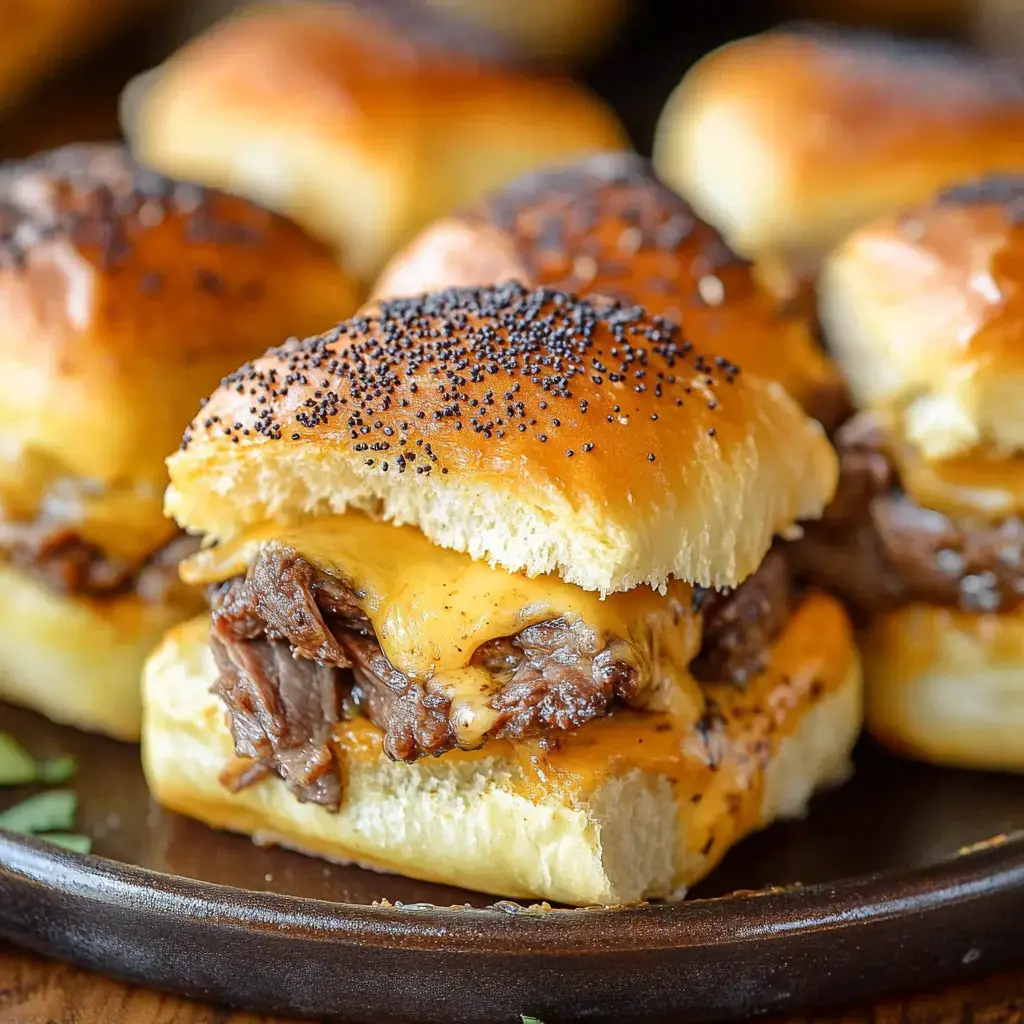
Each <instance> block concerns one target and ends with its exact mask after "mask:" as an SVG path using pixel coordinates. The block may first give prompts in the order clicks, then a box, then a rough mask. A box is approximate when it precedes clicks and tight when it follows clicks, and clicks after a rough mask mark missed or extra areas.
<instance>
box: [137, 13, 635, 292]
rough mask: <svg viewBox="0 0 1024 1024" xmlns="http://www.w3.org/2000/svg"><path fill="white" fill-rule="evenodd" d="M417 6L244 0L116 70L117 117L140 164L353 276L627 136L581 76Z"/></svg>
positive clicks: (366, 274) (619, 144)
mask: <svg viewBox="0 0 1024 1024" xmlns="http://www.w3.org/2000/svg"><path fill="white" fill-rule="evenodd" d="M371 6H372V5H371ZM378 6H379V5H378ZM386 6H387V5H385V10H386ZM426 14H429V12H423V14H422V15H421V16H420V17H419V18H416V19H413V21H412V22H411V23H409V24H404V23H395V22H394V20H389V19H387V18H386V17H384V16H382V12H381V11H379V10H377V11H375V10H372V9H371V10H363V9H360V5H359V4H351V3H342V2H339V0H290V2H281V0H276V2H274V0H270V2H262V3H256V4H254V5H252V6H250V7H247V8H245V9H244V10H242V11H241V12H240V13H239V14H237V15H235V16H232V17H229V18H227V19H226V20H225V21H223V22H222V23H220V24H218V25H215V26H214V27H213V28H212V29H210V30H209V31H208V32H206V33H204V34H202V35H200V36H199V37H197V38H196V39H195V40H193V41H191V42H189V43H187V44H186V45H185V46H184V47H183V48H182V49H181V50H180V51H179V52H178V53H177V54H175V55H174V56H172V57H171V58H170V59H169V60H168V61H166V62H165V63H164V64H163V65H162V66H161V67H159V68H157V69H156V70H155V71H152V72H149V73H147V74H146V75H145V76H142V77H141V78H139V79H137V80H136V81H135V82H133V83H132V84H130V85H129V87H128V89H127V91H126V93H125V97H124V102H123V104H122V107H123V119H124V125H125V133H126V135H127V136H128V138H129V139H130V140H131V143H132V147H133V149H134V151H135V152H136V154H137V155H138V156H139V158H140V159H141V160H143V161H145V162H146V163H147V164H149V165H151V166H153V167H156V168H158V169H160V170H162V171H164V172H166V173H168V174H175V175H180V176H182V177H187V178H189V179H190V180H194V181H200V182H203V183H204V184H209V185H215V186H218V187H220V188H224V189H227V190H228V191H233V192H238V193H241V194H243V195H246V196H249V197H250V198H253V199H255V200H257V201H258V202H261V203H264V204H265V205H267V206H269V207H271V208H272V209H276V210H278V211H279V212H281V213H284V214H286V215H287V216H289V217H291V218H292V219H293V220H295V221H296V223H299V224H301V225H303V227H305V228H306V230H308V231H309V232H310V233H311V234H314V235H317V236H318V237H322V238H323V239H325V240H326V241H328V242H330V243H332V244H335V245H337V246H339V247H340V248H341V249H342V251H343V252H344V253H345V255H346V259H347V261H348V263H349V265H351V266H352V267H353V269H354V270H355V272H356V273H358V274H359V275H360V276H361V277H363V278H364V279H365V280H366V281H367V282H369V281H370V280H372V278H373V275H374V274H375V273H376V272H377V271H379V269H380V267H381V265H382V264H383V262H384V260H386V259H387V258H388V257H389V256H390V255H391V254H392V253H393V252H394V251H395V249H397V248H398V247H399V246H400V245H401V244H403V243H404V242H405V241H407V240H408V238H409V237H410V236H411V235H412V234H414V233H415V232H416V231H418V230H419V229H420V228H421V227H423V225H425V224H427V223H428V222H429V221H431V220H433V219H434V218H435V217H439V216H441V214H443V213H446V212H447V211H448V210H450V209H451V208H452V207H454V206H455V205H456V204H457V203H460V202H466V201H467V200H469V199H471V198H473V197H475V196H476V195H478V194H479V193H481V192H483V191H484V190H486V189H489V188H493V187H495V186H496V185H500V184H501V183H502V182H504V181H508V180H510V179H511V178H514V177H516V175H518V174H521V173H522V172H523V171H525V170H528V169H529V168H531V167H536V166H537V165H539V164H543V163H547V162H549V161H551V160H557V159H565V158H568V157H569V156H572V155H576V154H580V153H585V152H589V151H591V150H594V149H613V148H620V149H621V148H625V147H626V146H627V145H628V140H627V138H626V136H625V133H624V131H623V129H622V127H621V126H620V125H619V123H618V121H617V119H616V117H615V115H614V114H613V113H612V112H611V110H610V109H609V108H607V107H606V106H605V105H604V104H603V103H602V102H601V101H600V100H599V99H597V97H595V96H593V95H591V94H589V93H588V92H586V90H584V89H583V88H582V87H581V86H578V85H575V84H574V83H572V82H571V81H568V80H562V79H556V78H544V77H533V76H529V75H527V74H524V72H523V71H522V70H521V69H517V68H516V67H515V66H513V65H510V64H509V63H508V62H507V61H501V60H498V59H494V57H495V54H493V53H491V52H490V51H488V52H487V54H486V55H482V51H483V49H484V48H483V47H482V46H481V44H480V41H479V40H478V38H477V34H476V33H471V35H472V38H471V39H469V40H467V39H466V38H465V35H466V32H465V30H464V29H463V30H460V31H458V32H452V31H450V30H448V29H447V28H446V27H445V25H444V24H442V25H437V24H435V23H434V21H433V19H431V18H430V17H426V16H425V15H426Z"/></svg>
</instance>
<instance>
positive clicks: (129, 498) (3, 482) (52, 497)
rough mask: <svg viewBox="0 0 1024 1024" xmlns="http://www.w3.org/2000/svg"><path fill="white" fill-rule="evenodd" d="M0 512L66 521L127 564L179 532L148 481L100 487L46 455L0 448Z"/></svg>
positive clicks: (9, 516) (13, 517)
mask: <svg viewBox="0 0 1024 1024" xmlns="http://www.w3.org/2000/svg"><path fill="white" fill-rule="evenodd" d="M0 516H2V518H3V519H5V520H9V521H13V522H17V521H19V520H20V521H32V520H35V519H37V518H38V517H40V516H45V517H48V518H49V519H51V520H52V521H53V522H55V523H56V522H59V523H61V524H67V526H68V528H69V529H70V530H72V531H74V533H75V534H76V535H77V536H79V537H81V538H82V539H83V540H85V541H87V542H89V543H91V544H95V545H96V546H97V547H98V548H100V549H101V550H102V551H104V552H106V553H107V554H109V555H111V556H113V557H114V558H118V559H121V560H123V561H125V562H128V563H130V564H139V563H142V562H143V561H145V560H146V559H147V558H148V557H149V556H150V555H152V554H153V552H154V551H157V550H158V549H159V548H161V547H163V546H164V545H165V544H167V543H168V542H169V541H170V540H171V538H173V537H174V536H175V534H176V533H177V532H178V528H177V526H176V525H175V524H174V522H173V521H172V520H169V519H168V518H167V517H166V516H165V515H164V512H163V493H162V491H161V489H160V488H158V487H154V486H152V485H141V486H138V487H136V486H134V485H132V484H125V485H123V486H104V485H101V484H92V483H91V482H90V481H87V480H82V479H81V478H78V477H73V476H69V475H68V474H67V472H66V470H65V469H64V467H63V466H61V465H60V463H59V462H58V461H57V460H55V459H53V458H51V457H50V456H48V455H46V454H44V453H41V452H38V451H33V450H30V449H24V448H22V447H20V446H17V445H8V446H0Z"/></svg>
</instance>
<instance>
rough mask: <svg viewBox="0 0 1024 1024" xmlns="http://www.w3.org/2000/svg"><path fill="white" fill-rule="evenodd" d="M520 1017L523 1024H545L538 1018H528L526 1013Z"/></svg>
mask: <svg viewBox="0 0 1024 1024" xmlns="http://www.w3.org/2000/svg"><path fill="white" fill-rule="evenodd" d="M519 1016H520V1017H521V1018H522V1020H523V1024H544V1022H543V1021H542V1020H540V1019H539V1018H537V1017H530V1016H528V1015H527V1014H525V1013H521V1014H519Z"/></svg>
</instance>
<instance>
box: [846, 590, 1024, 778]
mask: <svg viewBox="0 0 1024 1024" xmlns="http://www.w3.org/2000/svg"><path fill="white" fill-rule="evenodd" d="M863 651H864V671H865V678H866V681H867V684H868V688H867V719H868V728H869V729H870V730H871V732H872V733H873V734H874V735H875V736H877V737H878V738H879V739H880V740H881V741H882V742H883V743H885V744H886V745H887V746H889V747H892V748H893V749H894V750H897V751H899V752H900V753H903V754H907V755H909V756H911V757H916V758H919V759H920V760H923V761H931V762H933V763H935V764H941V765H947V766H950V767H957V768H975V769H986V770H990V771H1014V772H1021V771H1024V741H1022V739H1021V737H1022V736H1024V614H1021V613H1020V612H1016V613H1011V614H1002V615H969V614H967V613H964V612H960V611H957V610H954V609H949V608H939V607H936V606H932V605H910V606H909V607H906V608H902V609H900V610H899V611H897V612H894V613H892V614H891V615H888V616H886V617H885V618H883V619H881V620H880V621H879V622H877V623H875V624H874V625H873V626H872V628H871V629H870V631H869V632H868V633H867V635H866V636H865V638H864V645H863Z"/></svg>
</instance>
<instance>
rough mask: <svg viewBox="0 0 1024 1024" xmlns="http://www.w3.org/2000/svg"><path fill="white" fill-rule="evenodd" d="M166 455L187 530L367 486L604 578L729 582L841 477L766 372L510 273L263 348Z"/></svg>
mask: <svg viewBox="0 0 1024 1024" xmlns="http://www.w3.org/2000/svg"><path fill="white" fill-rule="evenodd" d="M169 465H170V469H171V480H172V487H171V490H170V491H169V492H168V508H169V510H170V511H171V512H172V513H173V514H175V515H176V516H177V518H178V520H179V522H180V523H181V524H182V525H183V526H185V527H186V528H188V529H190V530H193V531H196V532H205V533H208V534H211V535H213V536H217V537H226V536H231V535H232V534H234V533H237V532H238V531H239V530H241V529H244V528H245V527H247V526H248V525H251V524H252V523H258V522H261V521H262V520H264V519H267V518H284V519H288V518H298V517H300V516H302V515H306V514H310V513H313V514H320V513H324V512H341V511H344V510H345V509H347V508H349V507H355V508H362V509H368V510H370V511H372V512H374V513H375V514H378V515H381V516H383V517H384V518H388V519H394V520H395V521H400V522H410V523H414V524H415V525H417V526H419V527H420V529H422V530H423V532H424V533H425V534H426V535H427V536H428V537H429V538H430V539H431V540H433V541H435V543H439V544H442V545H443V546H447V547H455V548H458V549H459V550H464V551H469V553H470V554H471V555H473V556H474V557H478V558H487V559H488V560H490V561H492V562H497V563H499V564H502V565H504V566H505V567H506V568H509V569H511V570H520V569H525V570H527V571H529V572H531V573H535V572H550V571H555V570H557V571H559V572H561V573H562V574H563V575H564V576H565V578H567V579H569V580H570V582H576V583H579V584H580V585H582V586H584V587H586V588H588V589H593V590H600V591H603V592H606V591H610V590H621V589H628V588H629V587H632V586H635V585H637V584H638V583H641V582H652V583H655V584H661V583H663V582H664V581H665V580H666V579H667V578H668V577H669V576H670V575H677V576H680V577H682V578H684V579H687V580H694V581H698V582H706V581H710V582H712V583H713V584H715V585H725V584H729V583H734V582H736V581H737V579H742V578H743V577H744V576H746V575H747V574H749V573H750V572H752V571H753V570H754V569H755V568H756V567H757V566H758V565H759V564H760V561H761V559H762V557H763V556H764V553H765V551H766V550H767V548H768V546H769V544H770V543H771V538H772V536H773V534H774V533H776V532H780V531H783V530H786V529H787V528H788V527H790V526H791V525H792V523H793V522H794V521H795V520H796V519H798V518H800V517H806V516H813V515H817V514H819V513H820V509H821V507H822V504H823V503H824V502H825V501H826V500H828V498H829V496H830V495H831V493H832V491H833V489H834V485H835V477H836V468H835V457H834V454H833V453H832V451H831V448H830V446H829V445H828V443H827V441H826V440H825V438H824V435H823V433H822V431H821V428H820V426H819V425H818V424H816V423H814V422H813V421H812V420H810V419H809V418H807V417H806V416H805V415H804V414H803V413H802V412H801V411H800V410H799V407H798V406H797V405H796V404H795V403H794V402H793V401H792V400H791V399H790V398H789V397H788V396H787V395H786V394H785V392H784V391H783V390H782V389H781V388H780V387H779V386H778V385H777V384H774V383H769V382H765V381H763V380H761V379H760V378H757V377H753V376H750V377H748V376H745V375H744V374H743V373H741V372H739V371H738V370H737V368H736V367H735V366H734V365H733V364H732V363H731V362H729V360H728V359H725V358H724V357H721V356H717V357H716V356H714V355H704V354H701V353H699V352H697V351H696V350H694V348H693V346H692V345H691V344H690V343H689V342H686V341H684V340H683V339H682V337H681V336H680V335H679V333H678V331H677V329H676V328H675V327H674V326H672V325H671V324H669V323H667V322H665V321H662V320H659V319H657V318H653V317H650V316H648V315H647V314H645V313H644V312H643V311H642V310H640V309H639V308H637V307H633V308H628V309H627V308H623V307H621V306H618V305H616V304H604V305H598V304H591V303H588V302H586V301H584V300H580V299H577V298H574V297H572V296H569V295H566V294H564V293H560V292H552V291H546V290H537V291H533V292H528V291H526V290H525V289H524V288H523V287H522V286H520V285H518V284H506V285H502V286H500V287H492V288H484V289H469V288H467V289H453V290H450V291H447V292H443V293H437V294H433V295H428V296H425V297H419V298H415V299H399V300H394V301H390V302H385V303H383V304H381V306H380V308H379V310H377V311H375V312H371V313H370V314H369V315H366V316H361V317H357V318H355V319H353V320H350V321H348V322H347V323H343V324H340V325H339V326H338V327H337V328H335V329H334V330H333V331H330V332H328V333H326V334H323V335H320V336H319V337H316V338H309V339H307V340H306V341H303V342H298V341H295V342H290V343H288V344H286V345H284V346H282V347H280V348H277V349H273V350H271V351H270V352H268V353H267V355H266V356H264V357H263V358H262V359H259V360H257V361H255V362H254V363H250V364H247V365H246V366H243V367H242V368H241V369H240V370H239V371H238V372H237V373H235V374H232V375H231V376H230V377H228V378H226V379H225V381H224V383H223V384H222V386H221V388H220V389H219V390H218V391H216V392H215V393H214V394H213V396H212V397H211V399H210V401H209V403H208V404H207V405H206V406H205V407H204V409H203V411H202V412H201V414H200V416H199V417H197V419H196V420H194V421H193V423H192V425H191V426H190V427H189V429H188V431H187V433H186V435H185V438H184V441H183V443H182V450H181V451H180V452H179V453H178V454H177V455H175V456H174V457H173V458H172V459H171V460H170V463H169Z"/></svg>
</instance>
